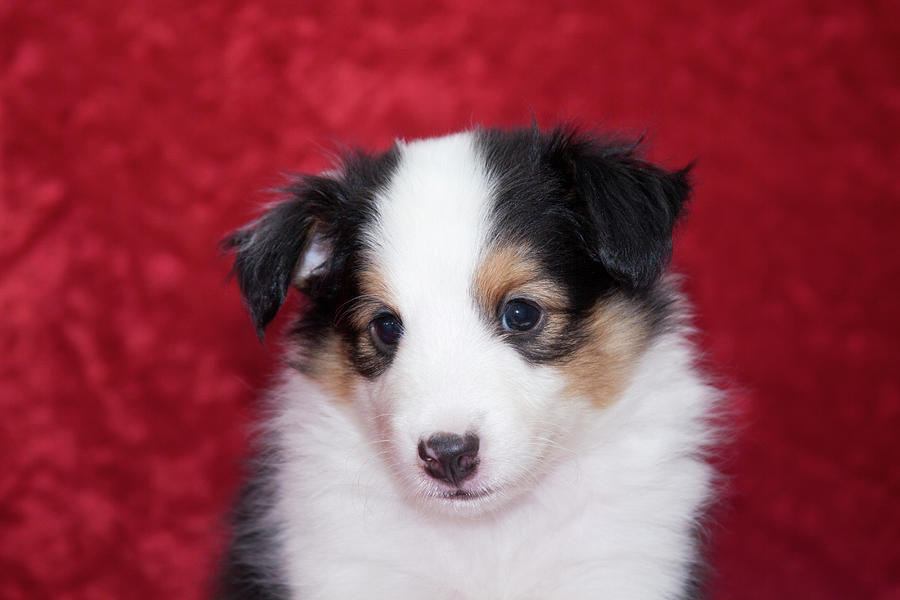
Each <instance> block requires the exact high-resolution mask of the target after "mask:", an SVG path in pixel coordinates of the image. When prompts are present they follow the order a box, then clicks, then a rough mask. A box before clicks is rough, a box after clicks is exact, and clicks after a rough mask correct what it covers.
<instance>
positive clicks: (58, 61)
mask: <svg viewBox="0 0 900 600" xmlns="http://www.w3.org/2000/svg"><path fill="white" fill-rule="evenodd" d="M191 4H192V3H189V2H164V1H160V0H155V1H152V2H146V3H137V4H132V5H128V6H124V5H123V4H122V3H113V2H98V1H92V0H79V1H78V2H57V3H51V2H44V1H40V0H13V1H10V0H2V1H0V27H2V29H0V76H2V79H0V82H2V89H0V93H2V104H0V132H2V133H0V135H2V156H0V158H2V168H0V186H2V187H0V193H2V202H0V311H2V312H0V315H2V316H0V319H2V320H0V347H2V353H3V358H2V359H0V410H2V413H0V414H2V418H0V432H2V437H0V456H2V457H3V459H2V470H0V597H3V598H10V599H18V598H54V599H66V598H185V599H194V598H202V597H204V596H205V594H206V591H207V590H208V582H209V578H210V574H211V572H212V571H213V567H214V564H215V561H216V559H217V556H218V554H219V551H220V550H219V549H220V546H221V541H222V537H223V534H222V530H221V527H220V523H221V521H220V520H221V516H222V514H223V513H224V511H225V510H226V507H227V505H228V503H229V501H230V498H231V495H232V494H233V492H234V490H235V489H236V486H237V484H238V480H239V471H240V457H241V456H242V455H243V454H244V452H245V450H246V437H245V430H246V426H247V424H248V423H249V422H250V420H251V418H252V413H253V405H254V404H253V402H254V401H253V399H254V397H255V395H256V392H257V390H258V389H259V388H260V387H262V386H264V385H265V381H266V378H267V374H268V373H270V371H271V369H272V365H273V362H274V357H275V355H274V351H273V350H271V349H266V348H261V347H260V346H259V345H258V344H257V343H256V340H255V338H254V334H253V330H252V327H251V325H250V322H249V319H248V318H247V316H246V315H245V314H244V313H243V312H242V309H241V305H240V300H239V298H238V295H237V292H236V290H235V289H234V285H233V284H231V285H229V284H227V283H226V282H225V275H226V272H227V270H228V268H229V265H228V263H227V261H225V260H223V259H221V258H219V257H218V256H217V252H216V249H215V246H216V243H217V241H218V240H219V238H220V237H221V236H222V235H223V233H225V232H226V231H227V230H229V229H231V228H233V227H236V226H237V225H239V224H241V223H243V222H244V221H246V220H247V219H248V218H249V217H250V216H251V215H253V214H254V213H255V211H256V207H257V206H258V204H259V203H260V202H263V201H266V200H267V197H266V196H265V195H264V194H261V193H260V190H264V189H266V188H269V187H271V186H272V185H274V184H277V183H278V182H279V174H280V173H281V172H284V171H292V170H318V169H321V168H323V167H325V166H327V164H328V163H327V160H326V159H325V158H324V153H323V150H327V149H330V148H333V147H334V143H335V142H336V141H337V140H341V141H349V142H354V143H358V144H361V145H364V146H366V147H370V148H384V147H386V146H387V145H388V144H390V142H391V140H392V139H393V138H394V137H395V136H402V137H407V138H413V137H418V136H427V135H433V134H440V133H444V132H447V131H450V130H455V129H459V128H462V127H466V126H468V125H469V124H471V123H485V124H492V125H497V124H501V125H502V124H520V123H526V122H528V120H529V119H530V116H531V114H532V112H533V113H534V115H535V116H536V117H537V119H538V121H539V122H541V123H543V124H552V123H554V122H556V121H558V120H561V119H575V120H577V121H578V122H581V123H584V124H587V125H597V124H600V125H603V126H605V127H613V128H617V129H621V130H625V131H626V132H631V133H640V132H641V131H643V130H644V129H648V130H649V131H650V132H651V142H652V148H651V151H650V155H651V157H652V158H653V159H655V160H660V161H663V162H664V163H665V164H668V165H670V166H680V165H682V164H684V163H686V162H687V161H689V160H690V159H692V158H695V157H696V158H698V159H699V163H698V166H697V168H696V171H695V175H696V179H697V181H698V182H699V184H698V186H697V192H696V197H695V201H694V204H693V209H692V214H691V217H690V221H689V223H688V224H687V226H686V227H684V228H683V229H682V231H681V233H680V236H679V239H678V243H677V246H676V265H677V267H678V268H679V270H681V271H683V272H684V273H686V274H687V282H686V287H687V290H688V292H689V293H690V295H691V296H692V297H693V299H694V301H695V303H696V306H697V314H698V322H699V325H700V327H701V328H702V330H703V332H704V333H703V334H702V336H701V338H700V342H701V345H702V347H703V349H704V351H705V352H706V354H707V356H708V358H709V362H710V364H711V365H713V372H714V373H716V374H717V376H718V377H719V378H720V379H721V380H722V381H724V382H727V384H728V385H729V386H731V387H732V388H734V389H735V390H736V391H735V393H734V395H733V398H734V401H735V402H736V403H737V405H738V406H739V408H740V411H741V412H740V415H741V418H740V422H741V428H740V433H741V436H740V438H739V439H738V441H737V442H736V443H735V444H734V445H733V447H732V450H731V451H729V452H726V453H725V454H724V456H725V458H723V460H722V461H721V462H722V463H723V467H724V469H725V471H726V473H727V474H728V478H727V489H726V492H725V493H724V502H723V508H721V509H720V510H719V511H718V513H717V517H716V519H715V521H714V523H713V525H712V527H711V530H712V534H713V542H712V547H711V561H712V566H713V581H712V589H713V597H714V598H717V599H724V598H737V599H745V598H746V599H750V598H792V599H793V598H816V599H830V598H834V599H846V598H877V599H885V600H886V599H889V598H894V599H896V598H900V514H898V504H900V500H898V496H900V466H898V463H900V449H898V444H897V441H896V438H897V437H898V432H900V378H898V374H897V370H898V368H897V365H896V362H897V358H898V354H900V353H898V338H900V317H898V312H897V309H898V293H897V292H898V276H900V244H898V241H897V240H898V237H900V235H898V232H900V204H898V201H900V184H898V181H900V180H898V165H900V149H898V143H897V136H898V133H900V131H898V130H900V127H898V126H900V121H898V114H900V25H898V24H900V5H898V4H897V3H896V2H892V1H890V0H884V1H882V2H870V3H851V2H845V1H832V2H821V1H816V2H812V1H810V2H801V1H791V2H767V3H758V4H744V3H723V2H717V1H713V0H709V1H706V2H703V1H701V0H687V1H683V2H666V3H654V6H653V8H650V6H649V5H643V4H642V3H637V2H635V3H623V5H622V6H618V7H616V6H608V7H602V8H592V7H591V6H590V5H589V3H586V2H585V3H565V4H561V5H559V6H555V7H554V6H551V3H549V2H543V3H533V6H531V7H526V5H525V3H519V2H505V1H503V2H493V3H490V5H488V4H487V3H485V4H484V5H483V6H482V5H481V4H482V3H480V2H472V1H469V0H458V1H457V2H454V3H452V5H448V6H447V7H441V6H439V3H436V2H431V3H413V2H393V3H391V2H381V3H375V2H353V1H346V2H345V1H342V2H330V3H322V5H321V6H319V7H307V6H304V5H303V3H300V2H294V3H271V4H269V3H267V4H266V5H263V4H262V3H254V2H244V1H240V0H235V1H230V2H220V3H200V5H198V6H196V7H190V5H191ZM326 4H327V7H326ZM726 5H728V6H727V7H726ZM76 6H77V8H74V7H76Z"/></svg>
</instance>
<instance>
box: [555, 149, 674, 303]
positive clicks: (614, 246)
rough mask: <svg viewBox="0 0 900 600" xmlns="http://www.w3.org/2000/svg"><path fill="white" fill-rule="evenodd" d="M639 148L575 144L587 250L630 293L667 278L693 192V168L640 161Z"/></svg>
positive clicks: (574, 162)
mask: <svg viewBox="0 0 900 600" xmlns="http://www.w3.org/2000/svg"><path fill="white" fill-rule="evenodd" d="M635 149H636V146H635V145H631V146H621V145H619V146H604V145H600V144H597V143H594V142H590V141H588V142H583V141H581V142H579V141H576V142H575V143H574V146H573V147H572V148H571V150H572V153H571V154H570V166H571V167H572V169H573V170H574V172H573V174H572V176H573V179H574V186H575V188H576V193H578V194H580V196H581V198H582V199H583V201H584V208H585V210H586V212H587V215H588V225H587V227H588V231H587V232H586V233H585V234H584V236H585V240H586V242H587V245H588V251H589V252H590V253H591V256H592V257H593V258H594V260H597V261H599V262H600V263H601V264H602V265H603V266H604V268H605V269H606V270H607V272H608V273H609V274H610V275H611V276H612V277H613V279H615V280H616V281H618V282H619V283H620V284H621V285H623V286H624V287H625V288H626V289H630V290H639V289H646V288H647V287H649V286H651V285H652V284H653V283H654V282H655V281H656V280H657V278H658V277H659V276H660V274H661V273H662V270H663V269H664V268H665V266H666V264H667V263H668V261H669V258H670V257H671V254H672V232H673V229H674V227H675V223H676V221H677V220H678V217H679V216H680V215H681V214H682V212H683V207H684V204H685V202H686V201H687V199H688V197H689V195H690V191H691V186H690V181H689V178H688V175H689V171H690V166H688V167H686V168H684V169H681V170H679V171H674V172H669V171H666V170H664V169H661V168H660V167H657V166H655V165H652V164H650V163H647V162H645V161H644V160H642V159H641V158H639V157H637V156H636V155H635Z"/></svg>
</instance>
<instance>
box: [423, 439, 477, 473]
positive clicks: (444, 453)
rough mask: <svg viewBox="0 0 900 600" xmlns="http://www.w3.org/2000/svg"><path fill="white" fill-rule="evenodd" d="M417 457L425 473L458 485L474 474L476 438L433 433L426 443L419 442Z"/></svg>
mask: <svg viewBox="0 0 900 600" xmlns="http://www.w3.org/2000/svg"><path fill="white" fill-rule="evenodd" d="M419 456H420V457H421V458H422V460H423V461H425V471H426V472H427V473H428V474H429V475H431V476H432V477H434V478H435V479H442V480H444V481H446V482H448V483H451V484H453V485H459V484H460V483H462V482H463V481H465V480H466V479H467V478H469V477H471V476H472V474H473V473H475V468H476V467H477V466H478V458H477V457H478V436H477V435H475V434H474V433H467V434H466V435H465V437H462V436H458V435H456V434H455V433H435V434H434V435H432V436H431V437H430V438H428V441H427V442H426V441H424V440H419Z"/></svg>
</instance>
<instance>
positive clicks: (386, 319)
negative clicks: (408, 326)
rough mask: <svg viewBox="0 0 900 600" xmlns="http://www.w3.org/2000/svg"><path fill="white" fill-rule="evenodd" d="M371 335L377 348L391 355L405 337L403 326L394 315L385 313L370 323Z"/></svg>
mask: <svg viewBox="0 0 900 600" xmlns="http://www.w3.org/2000/svg"><path fill="white" fill-rule="evenodd" d="M369 335H371V336H372V341H373V342H374V343H375V347H376V348H378V349H379V350H380V351H381V352H383V353H385V354H391V353H393V351H394V347H395V346H396V345H397V342H399V341H400V338H401V337H402V336H403V324H402V323H400V317H398V316H397V315H395V314H394V313H383V314H380V315H378V316H377V317H375V318H374V319H372V322H371V323H369Z"/></svg>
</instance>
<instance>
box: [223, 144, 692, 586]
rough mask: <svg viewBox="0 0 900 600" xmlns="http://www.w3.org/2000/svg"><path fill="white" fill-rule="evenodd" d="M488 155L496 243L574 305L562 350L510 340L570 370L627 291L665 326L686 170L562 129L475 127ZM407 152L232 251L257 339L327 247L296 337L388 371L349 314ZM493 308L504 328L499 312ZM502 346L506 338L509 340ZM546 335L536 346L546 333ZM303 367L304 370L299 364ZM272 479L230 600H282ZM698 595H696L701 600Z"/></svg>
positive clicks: (243, 546)
mask: <svg viewBox="0 0 900 600" xmlns="http://www.w3.org/2000/svg"><path fill="white" fill-rule="evenodd" d="M476 136H477V141H478V147H479V150H480V152H481V154H482V158H483V160H484V161H485V163H486V166H487V170H488V173H489V175H490V176H491V178H492V179H493V180H494V183H495V186H494V188H493V189H494V190H495V197H494V198H493V201H494V214H493V219H494V225H493V226H494V231H493V239H494V240H495V241H496V242H497V243H498V244H502V243H503V242H510V243H522V242H524V243H525V244H526V245H527V246H528V247H530V248H531V249H533V250H534V251H535V253H536V258H537V259H538V260H539V262H540V263H541V265H542V269H543V274H542V275H543V276H544V277H545V278H546V279H547V280H549V281H552V282H553V283H555V284H556V285H558V286H560V287H561V288H562V289H563V290H564V291H565V294H566V297H567V300H568V302H567V307H566V309H565V311H564V313H565V314H563V315H557V318H561V319H562V321H561V322H562V323H563V324H564V325H563V326H561V327H560V328H559V329H560V331H561V332H564V334H559V335H556V336H555V337H553V338H552V339H547V340H539V339H531V338H529V337H528V335H510V336H508V340H509V343H511V344H514V345H517V348H518V349H519V351H520V352H521V353H522V354H523V356H525V357H526V358H528V359H529V360H533V361H535V362H551V361H556V360H564V359H565V358H566V357H567V356H569V355H571V353H572V352H573V351H574V350H575V349H577V348H578V346H579V344H580V343H581V342H582V341H583V339H584V338H585V336H584V333H583V331H582V329H583V327H582V325H583V323H584V322H586V318H587V317H588V315H589V314H590V311H591V309H592V308H594V307H595V306H596V304H597V302H598V300H602V299H603V298H605V297H609V296H612V295H614V294H625V295H627V296H628V297H629V298H630V299H631V300H632V302H633V305H634V306H637V307H640V308H641V309H642V310H643V312H644V316H645V318H647V319H649V321H650V322H651V323H652V324H654V326H662V324H664V322H665V321H666V317H667V315H668V313H669V303H670V302H671V300H670V298H671V295H670V294H669V293H668V292H667V291H666V290H665V289H663V286H658V285H656V283H657V281H658V279H659V276H660V273H661V272H662V270H663V268H664V267H665V265H666V263H667V261H668V260H669V256H670V254H671V248H672V246H671V235H672V231H673V228H674V226H675V223H676V221H677V219H678V217H679V215H680V214H681V213H682V211H683V206H684V203H685V201H686V200H687V197H688V195H689V191H690V186H689V183H688V169H682V170H680V171H675V172H667V171H664V170H662V169H660V168H658V167H655V166H653V165H650V164H649V163H647V162H645V161H644V160H642V159H641V158H640V156H639V154H638V152H637V144H626V143H621V142H616V141H608V140H602V139H597V138H591V137H589V136H585V135H581V134H579V133H577V132H575V131H573V130H570V129H565V128H560V129H556V130H554V131H550V132H541V131H539V130H538V129H537V128H530V129H519V130H512V131H503V130H495V129H488V130H478V131H477V132H476ZM398 159H399V155H398V152H397V150H396V149H393V150H390V151H388V152H386V153H384V154H380V155H367V154H364V153H360V152H356V153H352V154H350V155H349V156H348V157H347V158H346V159H345V160H344V162H343V164H342V165H341V168H340V170H339V171H338V172H337V173H336V174H335V175H333V176H311V175H308V176H302V177H299V178H298V179H297V180H296V181H295V182H294V183H292V184H291V185H289V186H288V187H287V188H285V190H284V191H285V193H286V194H287V199H286V200H284V201H283V202H282V203H280V204H278V205H276V206H274V207H273V208H272V209H271V210H270V211H269V212H267V213H266V214H265V215H263V216H262V217H261V218H260V219H259V220H257V221H256V222H254V223H252V224H251V225H249V226H248V227H246V228H244V229H241V230H239V231H237V232H236V233H234V234H233V235H231V236H230V237H228V238H227V239H226V240H225V241H224V242H223V245H224V246H225V247H226V248H228V249H232V250H234V251H235V253H236V257H235V263H234V268H233V273H234V274H235V275H236V277H237V280H238V283H239V285H240V288H241V292H242V294H243V296H244V301H245V303H246V305H247V308H248V309H249V312H250V314H251V317H252V319H253V322H254V325H255V326H256V329H257V332H258V334H259V336H260V338H262V336H263V334H264V332H265V329H266V326H267V325H268V324H269V323H270V322H271V320H272V319H273V318H274V317H275V315H276V314H277V312H278V310H279V309H280V307H281V305H282V303H283V302H284V300H285V298H286V295H287V293H288V290H289V288H290V286H291V285H292V284H293V283H294V278H295V272H296V270H297V266H298V263H300V261H301V258H302V256H303V254H304V252H305V251H306V250H307V249H308V248H309V246H310V244H311V243H312V241H313V239H314V238H316V237H317V236H320V237H321V239H322V240H324V242H325V244H326V246H328V247H330V248H332V249H333V251H332V252H331V253H330V254H329V257H328V259H327V261H326V264H325V265H324V266H323V268H321V269H319V270H317V271H316V272H315V273H314V274H313V275H311V276H310V277H309V278H308V279H307V280H306V281H305V282H302V291H303V292H304V293H305V294H306V295H307V296H308V297H309V299H310V300H311V302H310V304H309V305H308V307H307V310H306V311H305V312H304V314H303V315H302V316H301V317H300V319H299V320H298V321H297V322H296V323H295V325H294V327H293V329H292V330H291V332H290V335H291V337H292V338H293V341H294V342H295V343H296V344H298V345H300V346H303V347H305V349H306V351H307V354H309V353H314V352H315V350H316V345H317V344H320V343H321V342H322V341H323V340H325V339H326V338H327V337H328V336H334V335H337V336H340V337H341V338H342V339H343V341H344V342H346V345H347V346H348V347H349V348H350V353H351V356H350V358H351V361H352V363H353V364H354V366H355V368H356V370H357V372H359V373H360V374H361V375H363V376H365V377H369V378H371V377H375V376H377V375H378V374H380V373H381V372H383V371H384V370H385V369H386V368H387V367H388V365H389V364H390V357H389V356H384V355H383V354H380V353H378V352H377V351H376V350H375V349H374V347H373V345H372V343H371V340H370V339H369V337H368V334H367V332H366V331H365V330H364V329H363V330H360V328H359V325H358V324H357V325H355V326H354V325H351V324H350V321H351V320H350V319H346V318H344V315H345V314H346V313H347V312H348V311H351V310H353V307H354V303H356V302H357V301H358V298H359V296H360V281H359V277H358V274H359V273H360V271H361V270H362V268H363V267H364V266H365V265H364V263H363V261H364V258H363V250H364V248H363V247H362V244H363V240H362V236H361V235H360V233H361V231H362V229H363V228H364V227H365V225H366V224H367V223H368V222H369V221H370V220H371V219H372V218H373V216H374V210H375V207H374V198H375V195H376V193H377V192H378V191H379V190H381V189H383V188H384V187H385V186H386V185H387V184H388V183H389V181H390V178H391V176H392V175H393V173H394V171H395V169H396V167H397V163H398ZM496 310H499V307H488V308H487V312H488V314H489V317H490V318H491V319H493V320H494V322H495V323H499V321H498V320H497V316H498V315H497V314H496V313H493V312H491V311H496ZM400 318H401V319H402V315H400ZM498 334H499V335H505V334H504V333H503V332H502V331H499V332H498ZM534 335H535V336H537V335H539V334H538V332H535V334H534ZM295 367H296V368H298V369H301V370H303V369H304V368H305V367H304V365H303V364H297V365H295ZM271 482H272V479H271V478H270V477H268V476H266V474H265V472H264V470H263V472H260V473H257V475H256V476H255V477H254V479H253V480H252V482H251V483H250V484H249V485H248V487H247V489H246V490H245V492H244V495H243V496H242V499H241V501H240V502H239V504H238V506H237V508H236V510H235V513H234V521H235V536H234V539H233V543H232V546H231V549H230V552H229V554H228V557H227V559H226V565H225V567H226V568H225V575H224V577H223V579H222V585H221V596H220V597H221V598H223V599H228V600H232V599H233V600H237V599H238V598H250V599H257V600H282V599H283V598H286V597H287V590H286V589H285V588H284V587H282V586H281V585H279V584H277V583H275V582H276V581H278V580H279V579H280V577H279V576H278V574H277V573H271V572H269V571H268V569H270V568H271V565H273V564H275V561H274V560H273V557H274V556H275V555H276V554H277V553H278V548H277V547H275V546H273V544H275V543H276V542H275V541H273V540H275V539H277V535H276V532H272V531H267V530H265V528H264V527H261V526H260V523H258V522H257V521H256V519H258V518H259V515H258V510H259V508H260V506H261V504H263V503H264V502H265V499H266V498H267V497H269V498H271V495H272V494H271V492H272V490H271V489H269V487H267V486H269V485H271V484H272V483H271ZM698 589H699V588H698V587H697V586H694V585H692V586H690V589H688V590H686V591H685V594H686V596H685V597H686V598H696V597H698V596H697V595H696V594H697V590H698Z"/></svg>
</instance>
